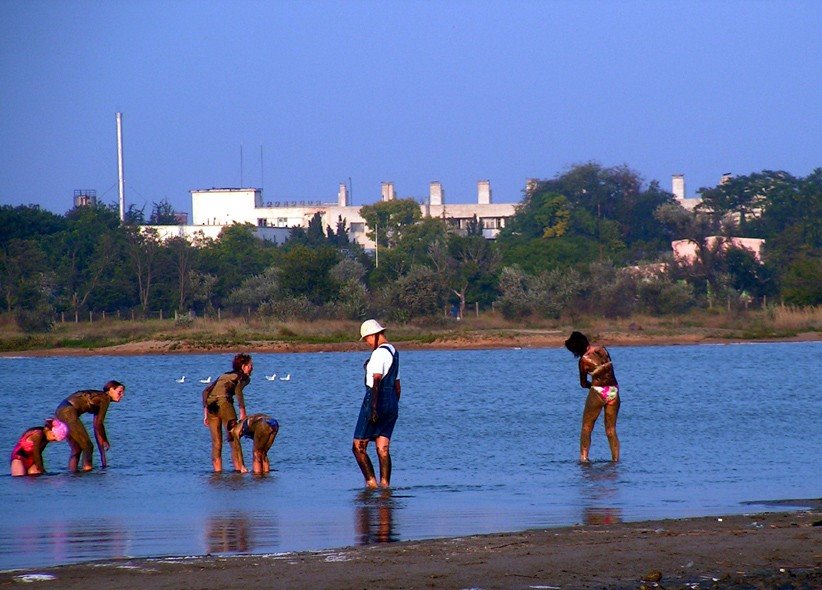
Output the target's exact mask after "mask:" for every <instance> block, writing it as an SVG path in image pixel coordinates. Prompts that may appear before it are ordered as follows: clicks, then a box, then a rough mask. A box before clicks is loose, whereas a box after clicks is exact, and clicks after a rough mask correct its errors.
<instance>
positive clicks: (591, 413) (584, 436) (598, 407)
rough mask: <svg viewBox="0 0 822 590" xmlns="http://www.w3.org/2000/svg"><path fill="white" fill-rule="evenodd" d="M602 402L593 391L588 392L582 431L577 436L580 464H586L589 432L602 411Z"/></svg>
mask: <svg viewBox="0 0 822 590" xmlns="http://www.w3.org/2000/svg"><path fill="white" fill-rule="evenodd" d="M603 405H604V404H603V403H602V400H601V399H600V397H599V396H598V395H597V394H596V392H594V391H593V390H591V391H589V392H588V398H587V399H586V400H585V410H584V411H583V412H582V431H581V432H580V434H579V460H580V462H582V463H587V462H588V451H589V450H590V449H591V432H593V430H594V424H596V422H597V418H599V413H600V412H601V411H602V406H603Z"/></svg>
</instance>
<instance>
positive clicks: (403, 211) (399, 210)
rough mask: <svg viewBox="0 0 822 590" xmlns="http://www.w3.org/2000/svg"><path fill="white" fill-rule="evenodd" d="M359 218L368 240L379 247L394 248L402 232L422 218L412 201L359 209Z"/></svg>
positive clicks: (400, 200)
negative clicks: (361, 219) (361, 220)
mask: <svg viewBox="0 0 822 590" xmlns="http://www.w3.org/2000/svg"><path fill="white" fill-rule="evenodd" d="M360 216H361V217H362V218H363V219H364V220H365V223H366V225H367V226H368V228H369V231H368V232H367V233H366V235H367V236H368V238H369V239H370V240H372V241H374V242H376V243H378V244H379V245H380V246H388V247H393V246H396V245H397V243H398V242H399V240H400V239H401V238H402V235H403V232H404V231H406V230H407V229H408V228H409V227H411V226H413V225H414V224H415V223H416V222H417V221H419V219H420V218H421V217H422V213H420V206H419V204H418V203H417V202H416V201H415V200H414V199H394V200H391V201H380V202H378V203H375V204H374V205H364V206H363V207H361V208H360Z"/></svg>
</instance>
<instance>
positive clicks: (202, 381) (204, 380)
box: [200, 375, 211, 383]
mask: <svg viewBox="0 0 822 590" xmlns="http://www.w3.org/2000/svg"><path fill="white" fill-rule="evenodd" d="M200 383H211V375H209V376H208V377H206V378H205V379H200Z"/></svg>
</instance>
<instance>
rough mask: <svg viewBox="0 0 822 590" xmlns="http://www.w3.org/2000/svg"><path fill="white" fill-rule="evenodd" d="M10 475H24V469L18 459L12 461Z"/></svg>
mask: <svg viewBox="0 0 822 590" xmlns="http://www.w3.org/2000/svg"><path fill="white" fill-rule="evenodd" d="M11 474H12V475H13V476H19V475H26V468H25V466H24V465H23V462H22V461H21V460H20V459H12V462H11Z"/></svg>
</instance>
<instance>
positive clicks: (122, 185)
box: [116, 113, 126, 222]
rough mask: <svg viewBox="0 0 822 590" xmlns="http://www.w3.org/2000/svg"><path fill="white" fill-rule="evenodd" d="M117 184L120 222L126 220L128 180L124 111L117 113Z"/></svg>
mask: <svg viewBox="0 0 822 590" xmlns="http://www.w3.org/2000/svg"><path fill="white" fill-rule="evenodd" d="M116 119H117V185H118V192H119V195H120V222H124V221H125V220H126V181H125V176H124V173H123V113H117V116H116Z"/></svg>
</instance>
